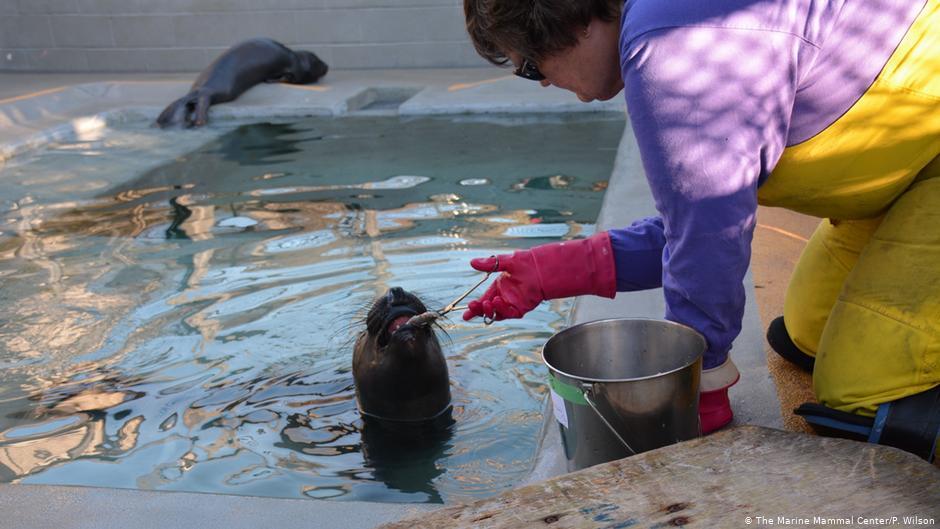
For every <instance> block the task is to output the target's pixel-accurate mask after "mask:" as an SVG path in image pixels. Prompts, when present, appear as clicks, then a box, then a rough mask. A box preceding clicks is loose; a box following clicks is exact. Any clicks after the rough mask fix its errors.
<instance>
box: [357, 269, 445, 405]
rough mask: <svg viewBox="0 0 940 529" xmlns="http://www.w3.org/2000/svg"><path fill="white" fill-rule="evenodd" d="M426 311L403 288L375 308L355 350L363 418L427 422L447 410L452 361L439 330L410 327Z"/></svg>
mask: <svg viewBox="0 0 940 529" xmlns="http://www.w3.org/2000/svg"><path fill="white" fill-rule="evenodd" d="M424 312H427V307H425V305H424V303H422V302H421V300H420V299H418V297H417V296H415V295H414V294H412V293H410V292H406V291H405V290H403V289H401V288H399V287H394V288H391V289H389V290H388V292H386V294H385V295H383V296H380V297H379V298H378V299H376V300H375V302H374V303H373V304H372V307H371V308H370V310H369V314H368V316H366V329H365V330H364V331H363V332H362V333H360V335H359V337H358V338H357V340H356V345H355V350H354V351H353V379H354V381H355V383H356V398H357V399H358V401H359V409H360V411H362V412H363V413H364V414H366V415H370V416H373V417H377V418H380V419H391V420H399V421H422V420H428V419H431V418H433V417H436V416H438V415H440V414H441V413H442V412H444V411H445V410H446V409H448V407H449V405H450V379H449V377H448V373H447V361H446V360H445V359H444V353H443V352H442V351H441V345H440V342H438V340H437V336H436V335H435V333H434V327H433V326H432V325H414V324H409V323H408V320H410V319H411V318H412V317H413V316H416V315H418V314H421V313H424Z"/></svg>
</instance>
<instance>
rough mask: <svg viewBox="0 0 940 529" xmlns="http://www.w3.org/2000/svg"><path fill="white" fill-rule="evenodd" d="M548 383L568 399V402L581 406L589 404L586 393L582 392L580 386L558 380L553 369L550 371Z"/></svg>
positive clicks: (558, 393) (553, 389)
mask: <svg viewBox="0 0 940 529" xmlns="http://www.w3.org/2000/svg"><path fill="white" fill-rule="evenodd" d="M548 385H549V387H551V388H552V391H554V392H555V393H556V394H557V395H558V396H559V397H561V398H563V399H565V400H567V401H568V402H570V403H572V404H580V405H581V406H587V401H586V400H584V394H583V393H581V389H580V388H578V387H576V386H572V385H571V384H566V383H565V382H562V381H561V380H558V379H557V378H555V375H554V374H553V373H552V372H551V371H549V373H548Z"/></svg>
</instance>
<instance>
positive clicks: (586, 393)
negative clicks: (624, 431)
mask: <svg viewBox="0 0 940 529" xmlns="http://www.w3.org/2000/svg"><path fill="white" fill-rule="evenodd" d="M591 393H592V386H589V385H587V384H582V385H581V395H582V396H583V397H584V400H585V402H587V404H588V406H590V407H591V409H592V410H594V413H595V414H597V416H598V417H599V418H600V420H601V422H603V423H604V426H606V427H607V429H608V430H610V433H612V434H614V437H616V438H617V440H618V441H620V444H622V445H623V447H624V448H626V449H627V450H628V451H629V452H630V454H631V455H636V450H634V449H633V448H631V447H630V445H629V444H627V442H626V441H624V440H623V437H621V436H620V434H619V433H618V432H617V430H615V429H614V427H613V426H612V425H611V424H610V422H609V421H608V420H607V418H606V417H604V414H603V413H601V410H599V409H597V405H595V404H594V401H593V400H592V399H591Z"/></svg>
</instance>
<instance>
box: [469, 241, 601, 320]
mask: <svg viewBox="0 0 940 529" xmlns="http://www.w3.org/2000/svg"><path fill="white" fill-rule="evenodd" d="M470 266H472V267H473V268H475V269H476V270H479V271H481V272H502V273H501V274H500V275H499V277H497V278H496V281H495V282H494V283H493V284H492V285H490V287H489V288H488V289H486V292H484V293H483V295H482V296H481V297H480V299H477V300H474V301H471V302H470V303H469V304H468V305H467V310H466V311H465V312H464V313H463V319H464V320H469V319H471V318H475V317H477V316H484V317H486V318H490V319H493V320H496V321H499V320H505V319H508V318H521V317H522V316H524V315H525V314H526V313H527V312H529V311H530V310H532V309H534V308H535V307H537V306H538V304H539V303H541V302H542V301H544V300H547V299H557V298H566V297H570V296H580V295H584V294H595V295H598V296H604V297H608V298H612V297H614V295H615V294H616V293H617V276H616V272H615V268H614V257H613V251H612V250H611V247H610V237H609V236H608V234H607V232H606V231H604V232H601V233H597V234H595V235H592V236H591V237H588V238H587V239H580V240H576V241H564V242H556V243H550V244H543V245H541V246H536V247H535V248H532V249H531V250H519V251H516V252H513V253H512V254H503V255H498V256H496V257H483V258H478V259H473V260H471V261H470Z"/></svg>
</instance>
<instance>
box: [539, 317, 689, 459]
mask: <svg viewBox="0 0 940 529" xmlns="http://www.w3.org/2000/svg"><path fill="white" fill-rule="evenodd" d="M705 349H706V342H705V338H704V337H702V335H701V334H699V333H698V332H696V331H695V330H693V329H691V328H689V327H686V326H684V325H680V324H678V323H674V322H670V321H661V320H649V319H629V318H627V319H610V320H601V321H592V322H587V323H582V324H580V325H575V326H573V327H569V328H567V329H565V330H563V331H561V332H559V333H557V334H555V335H554V336H552V337H551V338H550V339H549V340H548V342H546V343H545V346H544V347H543V348H542V360H543V361H544V362H545V365H546V366H548V369H549V381H550V386H551V397H552V403H553V409H554V412H555V418H556V419H557V420H558V422H559V427H560V428H561V437H562V441H563V442H564V447H565V456H566V457H567V459H568V470H569V471H572V470H578V469H581V468H585V467H589V466H591V465H596V464H598V463H603V462H606V461H611V460H614V459H620V458H622V457H626V456H628V455H632V454H635V453H640V452H645V451H647V450H652V449H654V448H659V447H661V446H666V445H669V444H673V443H677V442H679V441H684V440H687V439H692V438H694V437H698V436H699V420H698V393H699V380H700V379H701V375H702V354H703V353H704V352H705Z"/></svg>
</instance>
